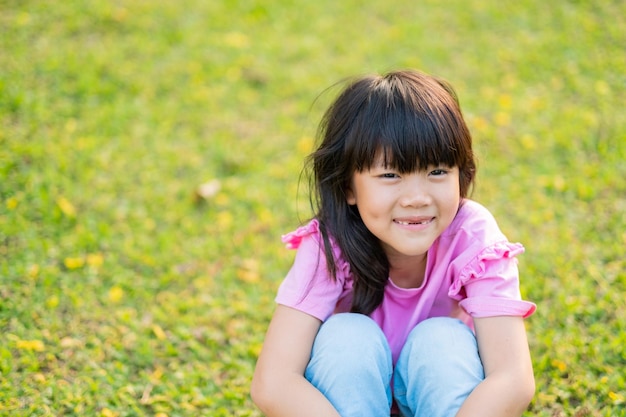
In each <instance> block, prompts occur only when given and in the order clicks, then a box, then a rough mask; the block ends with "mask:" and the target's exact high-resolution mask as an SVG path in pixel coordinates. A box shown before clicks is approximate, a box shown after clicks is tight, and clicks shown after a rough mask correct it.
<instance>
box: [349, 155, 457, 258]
mask: <svg viewBox="0 0 626 417" xmlns="http://www.w3.org/2000/svg"><path fill="white" fill-rule="evenodd" d="M460 199H461V197H460V190H459V169H458V167H447V166H429V167H428V169H426V170H424V171H417V172H411V173H404V174H403V173H400V172H398V171H397V170H395V169H392V168H387V167H385V165H384V162H383V159H382V158H380V160H379V161H378V162H377V163H375V164H374V165H372V167H371V168H370V169H369V170H364V171H362V172H358V171H357V172H355V173H354V174H353V176H352V181H351V186H350V188H349V189H348V191H347V201H348V204H350V205H356V207H357V209H358V211H359V214H360V215H361V218H362V219H363V222H364V223H365V226H366V227H367V228H368V229H369V230H370V232H372V234H374V235H375V236H376V237H377V238H378V239H379V240H380V241H381V243H382V246H383V248H384V250H385V252H386V254H387V257H388V258H389V260H390V262H392V265H393V263H394V260H400V259H404V260H406V258H405V257H417V258H418V259H421V260H423V257H424V255H425V254H426V252H427V251H428V249H429V248H430V247H431V245H432V244H433V242H434V241H435V239H437V238H438V237H439V235H441V233H442V232H443V231H444V230H445V229H446V228H447V227H448V226H449V225H450V223H452V220H453V219H454V216H455V215H456V213H457V211H458V208H459V204H460Z"/></svg>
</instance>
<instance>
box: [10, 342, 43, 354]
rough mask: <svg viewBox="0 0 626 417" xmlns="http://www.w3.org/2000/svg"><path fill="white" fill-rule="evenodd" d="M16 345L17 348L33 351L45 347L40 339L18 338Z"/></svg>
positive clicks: (41, 349) (40, 350) (39, 350)
mask: <svg viewBox="0 0 626 417" xmlns="http://www.w3.org/2000/svg"><path fill="white" fill-rule="evenodd" d="M16 347H17V348H18V349H19V350H30V351H34V352H43V351H44V350H45V348H46V346H45V345H44V344H43V342H42V341H41V340H18V341H17V343H16Z"/></svg>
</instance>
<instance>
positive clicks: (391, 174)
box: [380, 172, 398, 178]
mask: <svg viewBox="0 0 626 417" xmlns="http://www.w3.org/2000/svg"><path fill="white" fill-rule="evenodd" d="M380 177H381V178H398V174H396V173H395V172H385V173H383V174H380Z"/></svg>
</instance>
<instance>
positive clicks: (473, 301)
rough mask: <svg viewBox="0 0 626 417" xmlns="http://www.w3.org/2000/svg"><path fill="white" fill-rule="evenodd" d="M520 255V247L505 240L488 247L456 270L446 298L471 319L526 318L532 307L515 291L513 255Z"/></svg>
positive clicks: (516, 282) (521, 250)
mask: <svg viewBox="0 0 626 417" xmlns="http://www.w3.org/2000/svg"><path fill="white" fill-rule="evenodd" d="M523 252H524V247H523V246H522V245H521V244H519V243H510V242H508V241H501V242H498V243H495V244H492V245H491V246H488V247H487V248H485V249H484V250H482V251H481V252H480V253H478V255H477V256H475V257H474V258H473V259H472V260H471V261H470V262H469V263H468V264H467V265H466V266H465V267H464V268H463V269H462V270H461V271H460V274H458V278H457V279H455V280H454V281H453V282H452V285H451V286H450V289H449V292H448V295H449V296H450V297H451V298H453V299H456V300H458V301H459V305H460V306H461V307H463V309H464V310H465V311H466V312H467V313H468V314H469V315H471V316H472V317H492V316H522V317H528V316H530V315H531V314H533V313H534V312H535V309H536V306H535V304H533V303H531V302H528V301H524V300H522V298H521V295H520V291H519V271H518V268H517V259H516V256H517V255H519V254H521V253H523Z"/></svg>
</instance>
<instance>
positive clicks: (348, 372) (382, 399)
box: [305, 313, 393, 417]
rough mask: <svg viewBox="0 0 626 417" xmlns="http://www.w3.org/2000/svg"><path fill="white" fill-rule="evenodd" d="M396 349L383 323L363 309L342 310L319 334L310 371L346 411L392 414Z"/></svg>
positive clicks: (344, 416) (359, 416) (347, 415)
mask: <svg viewBox="0 0 626 417" xmlns="http://www.w3.org/2000/svg"><path fill="white" fill-rule="evenodd" d="M392 372H393V370H392V364H391V351H390V349H389V346H388V344H387V340H386V339H385V336H384V334H383V332H382V331H381V330H380V328H379V327H378V325H377V324H376V323H375V322H374V321H373V320H371V319H370V318H369V317H367V316H364V315H362V314H351V313H344V314H337V315H335V316H332V317H331V318H330V319H328V320H327V321H326V322H325V323H324V324H322V327H320V331H319V333H318V334H317V336H316V338H315V342H314V344H313V350H312V352H311V360H310V362H309V364H308V366H307V369H306V372H305V377H306V379H307V380H309V381H310V382H311V383H312V384H313V385H314V386H315V387H317V389H319V390H320V391H321V392H322V393H323V394H324V395H325V396H326V398H328V400H329V401H330V402H331V403H332V404H333V406H334V407H335V409H336V410H337V411H338V412H339V414H340V415H341V417H352V416H354V417H389V409H390V406H391V387H390V381H391V374H392Z"/></svg>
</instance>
